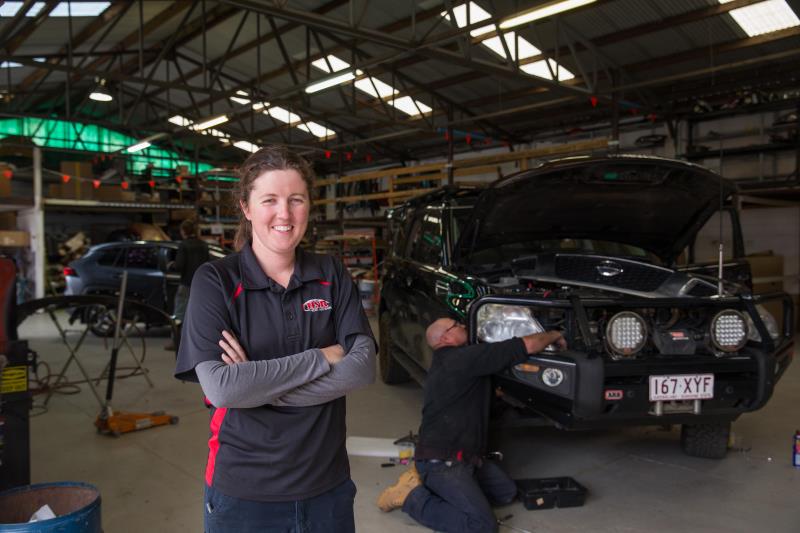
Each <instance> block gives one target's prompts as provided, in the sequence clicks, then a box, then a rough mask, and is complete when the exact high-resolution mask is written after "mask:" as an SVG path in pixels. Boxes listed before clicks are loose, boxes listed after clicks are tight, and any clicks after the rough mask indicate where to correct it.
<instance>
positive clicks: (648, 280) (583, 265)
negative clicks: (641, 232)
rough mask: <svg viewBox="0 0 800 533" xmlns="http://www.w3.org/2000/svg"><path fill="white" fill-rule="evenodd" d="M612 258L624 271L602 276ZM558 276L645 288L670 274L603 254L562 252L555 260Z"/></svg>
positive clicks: (637, 288)
mask: <svg viewBox="0 0 800 533" xmlns="http://www.w3.org/2000/svg"><path fill="white" fill-rule="evenodd" d="M609 261H610V262H611V263H613V264H615V265H618V266H619V267H620V268H621V269H622V272H621V273H620V274H618V275H616V276H611V277H606V276H601V275H600V272H599V271H598V267H602V266H603V265H604V264H606V263H608V262H609ZM555 270H556V276H558V277H559V278H562V279H564V280H570V281H583V282H586V283H596V284H599V285H608V286H611V287H619V288H624V289H630V290H635V291H642V292H652V291H655V290H656V289H658V287H660V286H661V284H662V283H664V281H666V280H667V278H668V277H669V276H670V274H671V273H670V272H669V271H667V270H661V269H658V268H653V267H649V266H647V265H641V264H638V263H633V262H630V261H622V260H609V259H605V258H602V257H582V256H574V255H559V256H558V257H556V262H555Z"/></svg>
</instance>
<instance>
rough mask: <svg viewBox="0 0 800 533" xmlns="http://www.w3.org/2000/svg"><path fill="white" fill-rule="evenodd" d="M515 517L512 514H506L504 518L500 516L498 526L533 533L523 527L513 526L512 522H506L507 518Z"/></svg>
mask: <svg viewBox="0 0 800 533" xmlns="http://www.w3.org/2000/svg"><path fill="white" fill-rule="evenodd" d="M513 517H514V515H513V514H510V515H508V516H504V517H503V518H498V519H497V525H498V526H503V527H507V528H508V529H510V530H512V531H519V533H532V532H531V531H528V530H527V529H522V528H521V527H517V526H512V525H511V524H508V523H506V520H511V518H513Z"/></svg>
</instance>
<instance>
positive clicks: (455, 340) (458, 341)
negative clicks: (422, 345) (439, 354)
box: [425, 318, 467, 350]
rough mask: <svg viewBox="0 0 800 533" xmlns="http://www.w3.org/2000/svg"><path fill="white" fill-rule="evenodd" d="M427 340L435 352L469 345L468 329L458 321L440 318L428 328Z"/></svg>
mask: <svg viewBox="0 0 800 533" xmlns="http://www.w3.org/2000/svg"><path fill="white" fill-rule="evenodd" d="M425 340H427V341H428V346H430V347H431V348H433V349H434V350H438V349H439V348H444V347H445V346H463V345H464V344H466V343H467V327H466V326H465V325H464V324H462V323H461V322H459V321H458V320H454V319H452V318H440V319H438V320H434V321H433V323H432V324H431V325H430V326H428V329H427V330H426V331H425Z"/></svg>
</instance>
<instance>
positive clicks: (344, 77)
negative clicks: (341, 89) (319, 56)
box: [306, 71, 356, 94]
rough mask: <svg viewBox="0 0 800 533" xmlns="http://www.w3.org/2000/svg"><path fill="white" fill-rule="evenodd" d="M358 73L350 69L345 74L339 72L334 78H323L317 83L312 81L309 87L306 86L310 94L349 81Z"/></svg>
mask: <svg viewBox="0 0 800 533" xmlns="http://www.w3.org/2000/svg"><path fill="white" fill-rule="evenodd" d="M355 77H356V75H355V74H354V73H353V72H352V71H350V72H345V73H344V74H339V75H338V76H334V77H332V78H328V79H327V80H322V81H319V82H317V83H312V84H311V85H309V86H308V87H306V92H307V93H308V94H311V93H316V92H319V91H322V90H325V89H327V88H329V87H334V86H336V85H340V84H342V83H345V82H348V81H350V80H352V79H353V78H355Z"/></svg>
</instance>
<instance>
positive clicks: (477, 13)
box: [442, 0, 783, 81]
mask: <svg viewBox="0 0 800 533" xmlns="http://www.w3.org/2000/svg"><path fill="white" fill-rule="evenodd" d="M770 1H772V0H770ZM780 1H783V0H780ZM586 3H589V2H579V1H576V2H569V1H566V2H558V3H557V4H559V5H560V6H561V7H560V8H559V9H560V10H565V9H573V8H574V7H577V6H578V5H579V4H580V5H584V4H586ZM549 5H550V4H548V6H549ZM555 5H556V4H553V6H555ZM466 6H467V4H461V5H460V6H458V7H456V8H453V14H454V15H455V18H456V24H457V25H458V27H459V28H463V27H464V26H466V25H467V15H466ZM469 6H470V7H469V9H470V20H471V21H473V22H476V21H477V22H480V21H481V20H486V19H488V18H491V16H490V15H489V13H487V12H486V11H485V10H483V9H482V8H481V7H480V6H479V5H478V4H476V3H475V2H469ZM442 16H443V17H444V18H446V19H447V20H450V17H449V16H448V13H447V12H443V13H442ZM545 16H549V15H545ZM501 26H503V25H501ZM480 29H481V30H483V29H484V28H480ZM492 29H493V27H492ZM470 33H471V34H473V35H475V32H470ZM483 33H486V32H483ZM503 37H504V38H505V46H503V41H502V40H501V36H500V35H495V36H493V37H489V38H488V39H484V40H482V41H481V44H482V45H483V46H485V47H486V48H488V49H489V50H491V51H492V52H494V53H495V54H497V55H498V56H500V57H502V58H503V59H506V60H510V61H519V60H521V59H527V58H529V57H534V56H537V55H541V53H542V51H541V50H539V49H538V48H537V47H536V46H534V45H533V44H531V42H530V41H528V40H527V39H524V38H522V37H520V36H519V35H517V34H516V33H515V32H513V31H510V32H506V33H504V34H503ZM506 48H508V53H509V54H511V57H508V56H507V55H506ZM545 61H549V62H550V63H549V64H550V66H551V67H552V69H553V71H555V72H556V73H557V77H558V79H559V81H563V80H570V79H572V78H574V77H575V75H574V74H573V73H572V72H570V71H569V70H567V69H565V68H564V67H562V66H561V65H559V64H558V63H557V62H556V61H554V60H552V59H547V60H544V59H543V60H541V61H536V62H534V63H529V64H527V65H523V66H521V67H520V70H522V71H523V72H525V73H527V74H530V75H532V76H537V77H540V78H544V79H547V80H552V79H553V75H552V74H551V73H550V69H548V68H547V65H548V64H547V63H546V62H545Z"/></svg>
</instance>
